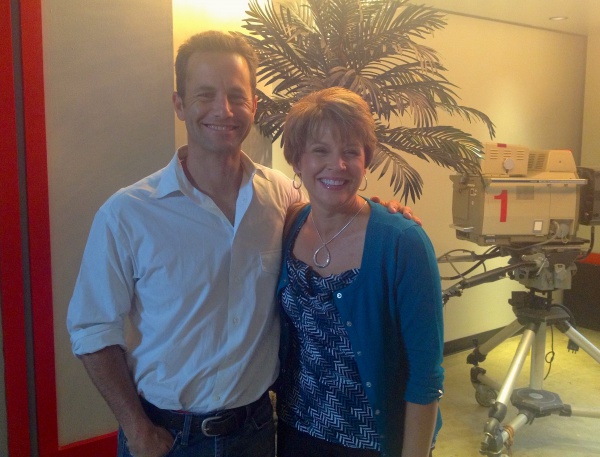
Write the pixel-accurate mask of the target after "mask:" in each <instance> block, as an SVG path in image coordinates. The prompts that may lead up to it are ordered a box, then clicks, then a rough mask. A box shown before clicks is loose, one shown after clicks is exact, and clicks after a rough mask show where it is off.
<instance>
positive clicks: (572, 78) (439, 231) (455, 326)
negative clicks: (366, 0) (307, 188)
mask: <svg viewBox="0 0 600 457" xmlns="http://www.w3.org/2000/svg"><path fill="white" fill-rule="evenodd" d="M447 20H448V25H447V27H446V28H445V29H444V30H443V31H440V32H437V33H436V35H435V36H434V37H432V38H430V39H428V40H427V42H426V44H428V45H430V46H431V47H433V48H434V49H435V50H436V51H438V52H439V54H440V55H441V56H442V62H443V64H444V66H445V67H446V68H447V69H448V71H447V72H446V74H445V75H446V77H447V78H448V79H449V80H450V81H451V82H452V83H454V84H456V85H457V86H458V87H459V88H458V89H457V92H458V94H459V96H460V97H461V99H462V104H463V105H466V106H470V107H473V108H477V109H479V110H480V111H483V112H484V113H486V114H487V115H489V116H490V117H491V118H492V121H493V122H494V123H495V125H496V132H497V136H496V140H497V141H498V142H503V143H517V144H523V145H526V146H530V147H532V148H536V149H544V148H552V149H563V148H564V149H571V150H572V151H573V152H574V154H576V155H578V154H579V153H580V150H581V125H582V115H583V114H582V113H583V89H584V76H585V62H586V40H585V38H584V37H580V36H574V35H567V34H560V33H555V32H548V31H543V30H537V29H532V28H526V27H519V26H515V25H509V24H504V23H496V22H491V21H485V20H481V19H475V18H469V17H463V16H457V15H451V16H448V17H447ZM443 122H446V123H451V124H452V125H454V126H456V127H460V128H462V129H463V130H466V131H468V132H470V133H472V134H473V135H474V136H475V137H477V138H478V139H480V140H481V141H489V136H488V135H487V130H486V128H485V127H484V125H483V124H474V125H471V124H468V123H466V122H464V121H462V120H461V119H460V118H455V119H451V120H448V118H445V119H443ZM411 163H413V164H414V165H415V166H416V168H417V169H418V170H419V172H420V173H421V176H422V177H423V180H424V182H425V188H424V194H423V197H422V198H421V200H419V201H418V202H417V203H415V204H414V205H412V206H413V207H414V209H415V211H416V213H417V214H418V215H419V216H420V217H421V218H422V219H423V220H424V227H425V229H426V231H427V233H428V234H429V236H430V237H431V239H432V241H433V244H434V246H435V249H436V252H437V254H438V255H439V254H442V253H445V252H447V251H449V250H451V249H457V248H464V249H469V250H476V251H477V252H483V249H482V248H479V247H477V246H476V245H474V244H472V243H468V242H465V241H461V242H459V241H458V240H456V239H455V237H454V231H453V230H452V229H450V227H449V226H450V224H451V223H452V201H451V193H452V186H451V181H450V179H449V175H450V172H449V171H448V170H445V169H442V168H440V167H437V166H435V165H431V164H429V163H426V162H424V161H422V160H411ZM273 164H274V166H275V167H276V168H280V169H283V170H286V171H287V173H288V174H290V176H291V175H292V174H291V173H290V169H289V167H288V166H287V164H285V162H284V160H283V157H282V155H281V154H280V153H277V152H274V153H273ZM378 173H379V172H376V173H375V175H371V176H370V178H369V188H368V189H367V190H366V191H365V192H364V194H365V195H367V196H372V195H379V196H381V197H384V198H386V199H389V198H392V197H393V195H392V192H391V190H390V189H389V187H388V182H389V177H384V178H383V179H382V180H380V181H377V176H379V174H378ZM505 264H506V259H503V260H499V261H496V262H490V263H489V265H488V268H494V267H497V266H501V265H505ZM465 265H466V266H467V267H468V266H470V265H471V264H463V265H458V267H459V268H461V267H465ZM463 269H464V268H463ZM441 271H442V274H443V275H447V276H450V275H452V274H453V272H452V270H450V268H448V265H441ZM480 271H481V270H480ZM480 271H479V272H480ZM453 283H454V282H450V283H444V286H443V287H444V288H445V287H448V286H449V285H451V284H453ZM512 290H522V287H521V286H520V285H519V284H518V283H516V282H514V281H510V280H508V279H502V280H500V281H497V282H495V283H490V284H485V285H481V286H477V287H475V288H472V289H468V290H466V291H465V293H464V295H463V296H462V297H458V298H452V299H450V301H449V302H448V304H447V305H446V309H445V339H446V341H452V340H455V339H458V338H462V337H466V336H470V335H473V334H476V333H480V332H483V331H487V330H491V329H494V328H498V327H502V326H504V325H506V324H507V323H509V322H511V321H512V320H513V318H514V316H513V314H512V310H511V307H510V305H508V303H507V300H508V298H510V294H511V291H512Z"/></svg>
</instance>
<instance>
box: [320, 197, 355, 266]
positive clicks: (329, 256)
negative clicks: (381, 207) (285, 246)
mask: <svg viewBox="0 0 600 457" xmlns="http://www.w3.org/2000/svg"><path fill="white" fill-rule="evenodd" d="M366 204H367V201H366V200H365V202H364V203H363V204H362V206H361V207H360V208H359V209H358V211H357V212H356V214H355V215H354V216H352V217H351V218H350V220H349V221H348V222H346V225H344V226H343V227H342V228H341V230H340V231H339V232H337V233H336V234H335V235H333V236H332V237H331V238H330V239H329V241H323V237H322V236H321V232H319V229H318V228H317V224H315V218H314V217H313V213H312V211H311V212H310V219H311V220H312V223H313V227H314V228H315V230H316V231H317V235H319V239H320V240H321V243H323V245H322V246H321V247H320V248H319V249H317V250H316V251H315V253H314V254H313V263H314V264H315V265H316V266H317V267H319V268H326V267H327V266H328V265H329V264H330V263H331V251H330V250H329V248H328V247H327V245H328V244H329V243H331V242H332V241H333V240H335V239H336V238H337V236H338V235H339V234H340V233H342V232H343V231H344V230H346V229H347V228H348V226H349V225H350V224H351V223H352V221H353V220H354V219H356V216H358V213H360V212H361V211H362V209H363V208H364V207H365V205H366ZM322 250H325V254H326V255H327V257H325V261H324V262H322V263H319V261H318V260H317V257H318V256H319V253H320V252H321V251H322Z"/></svg>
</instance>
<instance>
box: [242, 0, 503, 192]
mask: <svg viewBox="0 0 600 457" xmlns="http://www.w3.org/2000/svg"><path fill="white" fill-rule="evenodd" d="M247 15H248V17H247V18H246V19H244V23H245V24H244V25H243V27H244V28H245V29H246V30H247V31H248V34H247V35H245V36H246V38H247V39H248V40H249V41H250V43H251V44H252V45H253V46H254V48H255V49H256V52H257V55H258V57H259V61H260V64H259V68H258V71H257V77H258V80H259V81H261V82H262V83H264V84H266V85H267V86H268V88H269V90H270V91H271V94H267V93H264V92H260V91H259V93H258V95H259V103H258V110H257V114H256V119H255V122H256V123H257V124H258V126H259V128H260V131H261V132H262V133H263V134H264V135H267V136H269V137H270V138H271V139H272V141H276V140H277V139H278V138H280V137H282V132H283V124H284V122H285V116H286V114H287V112H288V110H289V108H290V107H291V105H292V104H293V103H295V102H296V101H297V100H299V99H300V98H301V97H302V96H304V95H305V94H307V93H309V92H312V91H315V90H320V89H323V88H326V87H331V86H342V87H345V88H347V89H350V90H352V91H354V92H356V93H358V94H360V95H361V97H362V98H363V99H365V100H366V101H367V102H368V103H369V105H370V107H371V110H372V113H373V117H374V118H375V121H376V123H377V135H378V139H379V152H378V153H377V154H376V156H375V157H374V159H373V161H372V163H371V165H370V168H371V170H372V171H375V170H380V175H379V177H380V178H381V177H383V176H384V175H387V174H389V176H390V186H391V187H392V189H393V191H394V194H398V193H400V196H401V198H403V199H404V200H405V201H406V200H407V199H409V198H410V199H412V200H413V201H415V200H417V199H418V198H420V196H421V193H422V188H423V182H422V179H421V177H420V176H419V174H418V173H417V171H416V170H415V169H414V168H413V167H411V165H410V164H409V163H408V162H407V161H406V160H405V159H404V158H403V155H405V154H411V155H413V156H415V157H418V158H420V159H422V160H426V161H430V162H433V163H435V164H437V165H440V166H443V167H446V168H450V169H453V170H455V171H457V172H465V171H467V172H473V173H477V172H478V170H479V157H478V153H479V151H480V150H481V149H482V145H481V143H480V142H479V141H478V140H476V139H475V138H473V137H472V136H471V135H469V134H468V133H465V132H463V131H461V130H460V129H457V128H454V127H451V126H439V125H438V122H439V114H440V113H441V112H443V113H446V114H449V115H450V116H459V117H460V118H462V119H464V120H466V121H468V122H470V123H471V122H483V123H484V124H485V125H486V127H487V128H488V132H489V135H490V138H493V137H494V134H495V132H494V124H493V123H492V121H491V120H490V118H489V117H488V116H487V115H486V114H484V113H483V112H481V111H479V110H477V109H474V108H470V107H465V106H463V105H461V104H460V103H459V100H460V98H459V96H458V94H457V90H458V88H457V87H456V86H455V85H454V84H452V83H451V82H450V81H449V80H448V79H447V78H446V76H445V75H444V73H445V72H446V71H447V70H446V68H444V66H443V65H442V63H441V61H440V58H439V56H438V54H437V52H436V51H435V50H434V49H432V48H431V47H429V46H427V45H426V44H424V43H423V41H424V40H425V39H426V38H427V37H428V36H429V35H431V34H432V33H435V32H436V31H438V30H442V29H443V28H444V27H445V26H446V20H445V16H444V14H443V13H442V12H440V11H438V10H436V9H433V8H429V7H426V6H421V5H414V4H411V3H410V2H409V1H408V0H295V1H288V2H286V3H281V4H280V5H279V6H278V7H277V8H275V7H274V6H273V3H272V0H267V2H266V3H265V5H264V7H261V6H259V4H258V1H257V0H250V3H249V10H248V11H247ZM389 124H394V125H398V124H401V125H409V126H412V127H405V126H400V127H393V128H392V127H390V125H389ZM282 141H283V138H282Z"/></svg>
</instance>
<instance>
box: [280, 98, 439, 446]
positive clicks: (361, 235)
mask: <svg viewBox="0 0 600 457" xmlns="http://www.w3.org/2000/svg"><path fill="white" fill-rule="evenodd" d="M284 137H285V142H284V155H285V158H286V160H287V161H288V163H290V165H292V166H293V168H294V171H295V173H296V175H297V176H295V181H296V185H299V183H301V184H302V185H303V186H304V187H305V188H306V191H307V193H308V196H309V197H310V205H308V206H306V207H305V208H303V209H301V210H300V211H299V212H298V213H297V216H296V217H295V219H294V220H293V222H292V223H291V226H290V229H289V231H288V233H287V235H286V239H285V240H284V256H283V269H282V276H281V279H280V283H279V286H278V291H277V295H278V299H279V303H280V304H281V306H282V309H283V311H284V312H283V339H282V349H281V351H282V374H281V378H280V380H281V384H280V388H279V393H278V396H277V413H278V417H279V423H278V425H279V429H278V457H290V456H294V457H313V456H314V457H325V456H340V457H341V456H344V457H352V456H357V457H371V456H373V457H375V456H394V457H400V456H402V457H426V456H428V455H430V448H431V445H432V442H433V436H434V429H435V425H436V417H437V414H438V399H439V397H441V394H442V382H443V369H442V367H441V363H442V350H443V327H442V293H441V286H440V278H439V273H438V269H437V263H436V259H435V254H434V251H433V248H432V246H431V243H430V241H429V239H428V238H427V236H426V235H425V232H424V231H423V230H422V229H421V228H420V227H419V226H418V225H417V224H416V223H415V222H413V221H409V220H407V219H404V218H403V217H399V216H397V215H393V214H389V213H388V212H387V210H386V209H385V208H384V207H381V205H377V204H372V203H371V202H369V201H368V200H366V199H364V198H362V197H360V196H358V195H357V192H358V191H359V190H364V187H363V188H360V187H361V185H363V184H362V183H363V182H365V184H366V177H365V173H366V168H367V166H368V165H369V162H370V161H371V159H372V157H373V152H374V150H375V147H376V138H375V123H374V121H373V118H372V115H371V113H370V110H369V107H368V105H367V104H366V103H365V101H363V100H362V98H360V97H359V96H358V95H357V94H355V93H354V92H351V91H349V90H346V89H342V88H339V87H336V88H329V89H325V90H322V91H319V92H315V93H312V94H310V95H308V96H306V97H304V98H303V99H302V100H300V101H299V102H298V103H297V104H295V105H294V106H293V107H292V109H291V110H290V112H289V114H288V116H287V118H286V122H285V131H284ZM298 179H299V181H298ZM359 188H360V189H359Z"/></svg>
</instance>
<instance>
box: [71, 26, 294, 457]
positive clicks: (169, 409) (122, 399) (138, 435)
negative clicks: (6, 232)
mask: <svg viewBox="0 0 600 457" xmlns="http://www.w3.org/2000/svg"><path fill="white" fill-rule="evenodd" d="M256 66H257V61H256V57H255V55H254V53H253V50H252V48H251V47H250V46H249V45H248V44H247V43H246V42H245V41H244V40H243V39H242V38H239V37H235V36H232V35H228V34H224V33H220V32H205V33H202V34H198V35H195V36H193V37H191V38H190V39H189V40H188V41H187V42H186V43H184V44H183V45H182V46H181V47H180V48H179V52H178V55H177V58H176V86H177V87H176V92H175V93H174V94H173V105H174V108H175V111H176V113H177V116H178V118H179V119H180V120H182V121H184V122H185V125H186V129H187V135H188V144H187V146H183V147H182V148H180V149H179V150H178V151H177V152H176V154H175V156H174V157H173V159H172V160H171V162H170V163H169V164H168V165H167V167H165V168H164V169H162V170H160V171H158V172H156V173H154V174H152V175H150V176H148V177H147V178H145V179H143V180H141V181H139V182H138V183H135V184H133V185H132V186H129V187H127V188H125V189H121V190H120V191H119V192H117V193H116V194H115V195H113V196H112V197H111V198H110V199H109V200H108V201H107V202H106V203H105V204H104V205H103V206H102V207H101V208H100V210H99V211H98V213H97V214H96V217H95V219H94V222H93V225H92V228H91V231H90V236H89V239H88V243H87V246H86V249H85V252H84V256H83V260H82V266H81V270H80V274H79V277H78V279H77V284H76V286H75V291H74V294H73V297H72V299H71V303H70V305H69V312H68V318H67V326H68V329H69V332H70V334H71V341H72V345H73V352H74V353H75V354H76V355H77V356H78V357H80V358H81V360H82V361H83V364H84V366H85V368H86V370H87V372H88V374H89V376H90V378H91V379H92V381H93V382H94V384H95V385H96V387H97V388H98V390H99V391H100V393H101V394H102V396H103V397H104V399H105V400H106V402H107V404H108V405H109V407H110V408H111V410H112V412H113V413H114V414H115V417H116V419H117V420H118V422H119V424H120V430H119V456H131V455H133V456H135V457H159V456H163V455H165V454H167V453H168V452H169V451H170V450H171V453H170V454H169V455H172V456H175V457H179V456H188V455H194V456H197V457H202V456H205V455H206V456H208V455H210V456H220V455H229V456H239V457H243V456H249V457H250V456H251V457H262V456H265V457H270V456H274V455H275V451H274V433H275V427H274V423H273V420H272V408H271V404H270V401H269V397H268V394H267V391H268V389H269V387H270V386H271V385H272V384H273V382H274V381H275V379H276V377H277V374H278V360H277V352H278V345H279V317H278V314H277V310H276V308H275V305H274V290H275V284H276V281H277V277H278V274H279V267H280V258H281V233H282V228H283V224H284V220H285V214H286V210H287V208H288V207H289V206H290V205H291V204H293V203H295V202H298V201H300V200H302V198H303V197H302V195H301V193H300V192H299V191H298V190H297V189H295V188H294V187H293V186H292V182H291V181H290V180H289V179H288V178H286V177H285V176H284V175H283V174H282V173H280V172H277V171H274V170H271V169H269V168H266V167H263V166H261V165H257V164H254V163H253V162H252V161H251V160H250V159H249V158H248V157H247V156H246V155H245V154H244V153H243V152H242V151H241V144H242V141H243V140H244V138H245V137H246V135H247V134H248V132H249V130H250V128H251V126H252V123H253V120H254V114H255V112H256V107H257V96H256ZM127 317H129V321H130V323H131V332H129V333H130V334H131V337H130V338H129V339H128V341H126V340H125V336H124V326H125V320H126V318H127Z"/></svg>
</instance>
